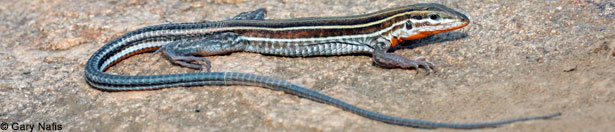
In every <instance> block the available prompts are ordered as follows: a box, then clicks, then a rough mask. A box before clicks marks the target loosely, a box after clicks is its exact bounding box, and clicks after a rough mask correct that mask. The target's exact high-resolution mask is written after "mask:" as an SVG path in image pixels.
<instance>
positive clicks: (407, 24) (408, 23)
mask: <svg viewBox="0 0 615 132" xmlns="http://www.w3.org/2000/svg"><path fill="white" fill-rule="evenodd" d="M406 29H408V30H410V29H412V22H411V21H407V22H406Z"/></svg>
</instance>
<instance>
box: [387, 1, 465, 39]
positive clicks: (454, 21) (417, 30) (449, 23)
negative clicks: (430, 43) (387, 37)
mask: <svg viewBox="0 0 615 132" xmlns="http://www.w3.org/2000/svg"><path fill="white" fill-rule="evenodd" d="M414 6H415V7H413V9H412V10H408V11H406V12H404V13H403V15H404V16H403V18H405V21H401V22H405V23H399V24H400V26H398V28H397V29H396V30H394V31H393V32H391V35H392V36H393V37H394V39H393V40H391V41H393V45H391V46H395V45H396V44H397V43H400V42H401V41H404V40H415V39H420V38H424V37H427V36H430V35H434V34H438V33H443V32H447V31H451V30H455V29H459V28H462V27H465V26H467V25H468V24H469V23H470V19H468V17H467V16H466V15H464V14H461V13H460V12H458V11H455V10H453V9H451V8H448V7H446V6H444V5H440V4H416V5H414Z"/></svg>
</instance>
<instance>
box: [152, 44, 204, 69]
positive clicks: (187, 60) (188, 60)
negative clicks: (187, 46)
mask: <svg viewBox="0 0 615 132" xmlns="http://www.w3.org/2000/svg"><path fill="white" fill-rule="evenodd" d="M161 51H163V52H164V55H165V56H167V57H168V59H169V60H170V61H171V62H172V63H174V64H177V65H180V66H184V67H188V68H191V69H195V70H202V69H203V65H201V64H197V63H195V62H198V61H202V62H205V68H206V70H207V72H209V70H210V69H211V62H210V61H209V60H207V58H205V57H196V56H185V55H178V54H176V53H175V52H173V51H170V50H168V49H167V48H165V46H163V47H161V48H160V49H158V50H156V51H155V52H154V53H153V54H152V56H154V55H155V54H156V53H158V52H161Z"/></svg>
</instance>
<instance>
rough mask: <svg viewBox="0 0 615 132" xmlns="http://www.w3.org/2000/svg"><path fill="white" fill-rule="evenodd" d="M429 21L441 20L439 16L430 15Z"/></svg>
mask: <svg viewBox="0 0 615 132" xmlns="http://www.w3.org/2000/svg"><path fill="white" fill-rule="evenodd" d="M429 19H431V20H439V19H440V15H438V14H430V15H429Z"/></svg>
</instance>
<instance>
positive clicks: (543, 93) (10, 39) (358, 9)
mask: <svg viewBox="0 0 615 132" xmlns="http://www.w3.org/2000/svg"><path fill="white" fill-rule="evenodd" d="M418 2H436V3H441V4H444V5H447V6H449V7H451V8H453V9H456V10H458V11H460V12H463V13H465V14H466V15H468V16H469V17H470V19H471V21H472V23H471V24H470V25H469V26H468V27H465V28H463V29H461V30H456V31H453V32H449V33H444V34H439V35H435V36H432V37H429V38H426V39H422V40H419V41H416V42H409V43H405V45H404V46H402V48H400V49H397V50H396V51H395V53H398V54H401V55H404V56H407V57H410V58H414V57H416V56H426V57H427V59H428V60H430V61H432V62H434V63H436V64H437V69H436V71H437V72H435V73H431V74H426V73H425V72H424V71H423V70H404V69H382V68H378V67H375V66H373V65H372V63H371V58H370V57H369V56H360V55H357V56H331V57H309V58H296V57H279V56H265V55H259V54H253V53H233V54H231V55H225V56H212V57H207V58H208V59H210V60H211V61H212V64H213V66H212V71H217V72H223V71H232V72H245V73H253V74H257V75H263V76H271V77H276V78H279V79H283V80H289V81H291V82H293V83H296V84H300V85H302V86H305V87H307V88H310V89H312V90H315V91H318V92H321V93H324V94H327V95H330V96H333V97H335V98H338V99H341V100H344V101H347V102H349V103H351V104H355V105H357V106H359V107H362V108H366V109H369V110H373V111H378V112H382V113H385V114H390V115H395V116H400V117H406V118H413V119H421V120H430V121H440V122H468V123H469V122H482V121H495V120H503V119H511V118H518V117H523V116H535V115H544V114H552V113H557V112H562V113H563V116H561V117H559V118H555V119H551V120H535V121H528V122H521V123H514V124H510V125H503V126H500V127H498V128H488V129H479V130H478V131H608V130H615V125H613V122H615V57H614V55H615V49H613V48H615V46H613V45H614V44H615V24H613V23H615V2H613V1H609V0H528V1H523V2H515V1H512V0H503V1H492V0H473V1H466V0H446V1H444V0H418V1H412V2H408V1H407V0H388V1H371V0H339V1H329V0H282V1H267V0H257V1H244V0H235V1H233V0H205V1H193V0H184V1H165V0H162V1H147V0H127V1H117V0H111V1H90V2H86V1H81V0H66V1H43V0H41V1H37V0H26V1H23V0H4V1H3V2H2V3H3V4H0V38H2V39H0V100H1V101H0V122H7V123H13V122H16V123H20V124H37V123H48V124H51V123H54V122H55V123H58V124H61V125H62V130H67V131H95V130H96V131H295V130H300V131H413V130H419V129H415V128H408V127H402V126H394V125H388V124H384V123H381V122H377V121H372V120H369V119H366V118H363V117H360V116H357V115H354V114H352V113H349V112H346V111H343V110H341V109H338V108H336V107H332V106H329V105H325V104H320V103H316V102H313V101H310V100H306V99H302V98H298V97H296V96H293V95H289V94H285V93H283V92H279V91H272V90H269V89H265V88H261V87H248V86H202V87H190V88H170V89H163V90H154V91H134V92H103V91H99V90H96V89H94V88H92V87H91V86H89V85H88V84H87V83H86V82H85V80H84V77H83V69H84V65H85V63H86V61H87V59H88V58H89V57H90V55H91V54H93V53H94V52H95V51H96V50H97V49H98V48H100V47H102V45H104V44H105V43H106V42H108V41H110V40H111V39H113V38H115V37H118V36H121V35H122V34H124V33H126V32H129V31H132V30H135V29H138V28H141V27H145V26H149V25H155V24H161V23H169V22H189V21H202V20H224V19H227V18H230V17H232V16H234V15H235V14H238V13H240V12H244V11H250V10H254V9H257V8H261V7H264V8H266V9H267V10H268V14H267V19H284V18H297V17H314V16H345V15H356V14H362V13H366V12H373V11H377V10H381V9H384V8H390V7H395V6H399V5H406V4H413V3H418ZM7 3H9V4H7ZM150 55H151V54H149V53H146V54H141V55H137V56H133V57H131V58H128V59H126V60H124V61H122V62H120V63H118V64H117V65H115V66H113V67H112V68H110V70H108V71H107V72H111V73H117V74H127V75H150V74H168V73H184V72H198V71H194V70H190V69H187V68H182V67H179V66H175V65H172V64H171V63H169V61H166V60H165V59H164V58H163V57H161V56H160V55H156V56H154V57H150ZM9 129H11V128H10V127H9ZM438 130H440V131H448V130H450V129H438Z"/></svg>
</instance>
